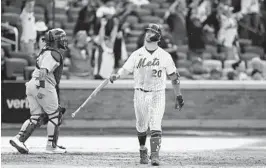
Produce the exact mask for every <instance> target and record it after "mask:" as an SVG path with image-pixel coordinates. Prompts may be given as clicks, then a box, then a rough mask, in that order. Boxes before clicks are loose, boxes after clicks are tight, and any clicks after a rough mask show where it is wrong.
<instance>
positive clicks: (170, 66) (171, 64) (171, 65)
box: [165, 54, 176, 75]
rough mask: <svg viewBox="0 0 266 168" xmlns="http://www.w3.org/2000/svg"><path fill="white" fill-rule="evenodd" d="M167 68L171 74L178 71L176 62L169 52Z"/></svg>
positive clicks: (168, 73)
mask: <svg viewBox="0 0 266 168" xmlns="http://www.w3.org/2000/svg"><path fill="white" fill-rule="evenodd" d="M165 68H166V73H167V75H170V74H172V73H175V72H176V66H175V63H174V61H173V59H172V57H171V55H170V54H167V56H166V62H165Z"/></svg>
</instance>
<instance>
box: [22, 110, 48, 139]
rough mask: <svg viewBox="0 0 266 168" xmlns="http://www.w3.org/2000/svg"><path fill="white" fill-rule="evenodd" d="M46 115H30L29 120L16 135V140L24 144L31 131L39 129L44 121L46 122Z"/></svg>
mask: <svg viewBox="0 0 266 168" xmlns="http://www.w3.org/2000/svg"><path fill="white" fill-rule="evenodd" d="M46 117H47V115H44V114H38V115H32V116H31V117H30V119H28V120H26V121H25V122H24V123H23V125H22V127H21V129H20V131H19V133H18V135H17V136H18V139H19V141H20V142H25V141H26V140H27V139H28V138H29V137H30V136H31V134H32V133H33V131H34V130H35V129H36V128H38V127H40V126H41V125H42V124H43V123H44V120H46Z"/></svg>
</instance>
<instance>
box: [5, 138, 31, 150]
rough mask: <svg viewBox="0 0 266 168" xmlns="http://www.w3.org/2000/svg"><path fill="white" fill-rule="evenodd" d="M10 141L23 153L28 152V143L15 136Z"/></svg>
mask: <svg viewBox="0 0 266 168" xmlns="http://www.w3.org/2000/svg"><path fill="white" fill-rule="evenodd" d="M9 143H10V144H11V145H12V146H13V147H14V148H16V149H17V150H18V152H19V153H21V154H28V153H29V149H28V148H27V147H26V145H25V144H24V143H23V142H20V141H19V139H18V138H17V137H13V138H12V139H10V140H9Z"/></svg>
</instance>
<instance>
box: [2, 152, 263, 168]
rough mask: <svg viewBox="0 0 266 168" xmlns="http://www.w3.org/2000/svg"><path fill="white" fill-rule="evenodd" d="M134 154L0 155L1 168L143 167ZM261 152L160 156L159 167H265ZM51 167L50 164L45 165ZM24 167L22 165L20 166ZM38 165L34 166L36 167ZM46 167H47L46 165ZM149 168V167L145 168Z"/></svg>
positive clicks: (168, 154)
mask: <svg viewBox="0 0 266 168" xmlns="http://www.w3.org/2000/svg"><path fill="white" fill-rule="evenodd" d="M138 157H139V156H138V153H108V152H106V153H82V154H79V153H71V154H65V155H59V154H57V155H47V154H29V155H20V154H2V166H3V167H12V166H15V165H17V166H19V167H25V168H26V167H29V166H32V167H34V165H36V167H38V168H41V165H46V166H47V167H51V166H53V167H55V168H59V167H69V166H73V167H74V166H75V167H82V166H83V167H125V168H126V167H146V166H145V165H140V164H139V163H138V161H139V160H138ZM265 160H266V154H265V151H263V150H228V151H206V152H192V153H191V152H189V153H186V152H185V153H183V152H182V153H179V152H175V153H162V154H161V166H160V167H195V168H196V167H266V161H265ZM25 163H27V164H25ZM49 164H51V165H49ZM23 165H24V166H23ZM37 165H38V166H37ZM48 165H49V166H48ZM148 166H149V167H150V165H148Z"/></svg>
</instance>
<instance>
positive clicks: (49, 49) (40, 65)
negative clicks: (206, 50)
mask: <svg viewBox="0 0 266 168" xmlns="http://www.w3.org/2000/svg"><path fill="white" fill-rule="evenodd" d="M45 42H46V46H45V47H44V48H43V49H42V50H41V52H40V54H39V56H38V58H37V62H36V68H35V70H34V71H33V74H32V79H31V80H30V81H29V82H27V83H26V95H27V99H28V101H29V106H30V113H31V117H30V118H29V119H28V120H26V121H25V122H24V124H23V125H22V127H21V129H20V131H19V133H18V134H17V135H16V136H15V137H13V138H12V139H11V140H10V144H11V145H12V146H13V147H15V148H16V149H17V150H18V151H19V152H20V153H22V154H27V153H28V152H29V150H28V148H27V147H26V146H25V144H24V143H25V141H26V140H27V139H28V138H29V137H30V136H31V134H32V133H33V131H34V130H35V129H36V128H37V127H40V126H41V125H44V124H46V123H47V134H48V141H47V145H46V150H45V151H46V153H65V152H66V150H65V148H64V147H61V146H58V145H57V140H58V133H59V126H60V124H61V122H62V115H63V111H62V109H61V108H60V106H59V103H58V95H57V91H56V86H57V85H58V84H59V82H60V79H61V75H62V70H63V56H62V53H61V52H62V50H66V49H67V39H66V33H65V31H64V30H62V29H59V28H56V29H52V30H49V31H48V32H47V33H46V35H45Z"/></svg>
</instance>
